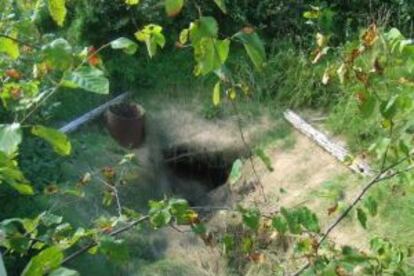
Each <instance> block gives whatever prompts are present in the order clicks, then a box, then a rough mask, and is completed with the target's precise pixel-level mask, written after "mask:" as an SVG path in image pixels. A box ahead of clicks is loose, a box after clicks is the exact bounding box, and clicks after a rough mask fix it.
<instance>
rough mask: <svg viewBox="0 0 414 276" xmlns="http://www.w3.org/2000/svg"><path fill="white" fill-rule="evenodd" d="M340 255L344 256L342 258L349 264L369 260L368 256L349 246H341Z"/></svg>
mask: <svg viewBox="0 0 414 276" xmlns="http://www.w3.org/2000/svg"><path fill="white" fill-rule="evenodd" d="M342 255H343V256H344V257H343V260H344V261H345V262H347V263H351V264H360V263H363V262H366V261H368V260H369V256H367V255H363V254H361V253H359V252H358V251H356V250H355V249H353V248H351V247H349V246H344V247H343V248H342Z"/></svg>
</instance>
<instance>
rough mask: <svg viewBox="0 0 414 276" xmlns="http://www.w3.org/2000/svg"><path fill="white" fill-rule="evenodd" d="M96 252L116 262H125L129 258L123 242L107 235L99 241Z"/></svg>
mask: <svg viewBox="0 0 414 276" xmlns="http://www.w3.org/2000/svg"><path fill="white" fill-rule="evenodd" d="M98 252H100V253H102V254H104V255H106V256H108V257H109V258H110V259H112V260H114V261H117V262H124V261H127V260H128V257H129V253H128V247H127V246H126V244H125V242H124V241H123V240H117V239H115V238H114V237H111V236H107V235H106V236H103V237H102V238H101V239H100V240H99V243H98Z"/></svg>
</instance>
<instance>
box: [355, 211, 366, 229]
mask: <svg viewBox="0 0 414 276" xmlns="http://www.w3.org/2000/svg"><path fill="white" fill-rule="evenodd" d="M357 218H358V220H359V222H360V223H361V225H362V227H364V229H367V215H366V214H365V212H364V211H363V210H362V209H361V208H358V209H357Z"/></svg>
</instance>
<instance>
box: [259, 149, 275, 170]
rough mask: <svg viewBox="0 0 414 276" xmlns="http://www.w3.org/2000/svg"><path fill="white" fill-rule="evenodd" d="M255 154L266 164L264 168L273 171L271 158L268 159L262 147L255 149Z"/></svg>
mask: <svg viewBox="0 0 414 276" xmlns="http://www.w3.org/2000/svg"><path fill="white" fill-rule="evenodd" d="M255 153H256V155H257V156H258V157H259V158H260V160H262V162H263V163H264V164H265V165H266V168H267V169H268V170H269V171H271V172H273V170H274V169H273V166H272V160H271V159H270V157H269V156H267V154H266V153H265V152H264V150H263V149H260V148H258V149H256V151H255Z"/></svg>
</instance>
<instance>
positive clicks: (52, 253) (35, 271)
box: [22, 246, 63, 276]
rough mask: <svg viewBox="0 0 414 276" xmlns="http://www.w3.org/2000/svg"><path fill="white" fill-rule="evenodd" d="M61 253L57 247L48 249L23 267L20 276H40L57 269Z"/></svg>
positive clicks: (61, 257) (60, 260)
mask: <svg viewBox="0 0 414 276" xmlns="http://www.w3.org/2000/svg"><path fill="white" fill-rule="evenodd" d="M62 260H63V253H62V251H61V250H60V249H59V248H58V247H57V246H52V247H49V248H47V249H45V250H43V251H41V252H40V253H39V254H37V255H36V256H34V257H33V258H32V259H31V260H30V262H29V263H28V264H27V266H26V267H25V269H24V271H23V273H22V276H42V275H45V274H47V273H48V272H50V271H53V270H55V269H57V268H58V267H59V266H60V264H61V262H62Z"/></svg>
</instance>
